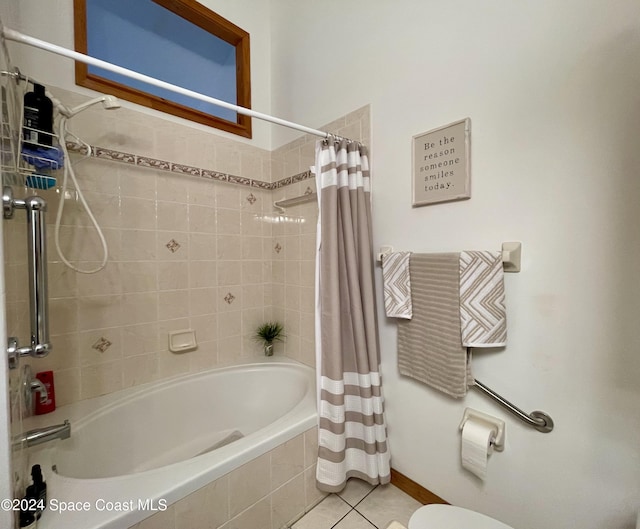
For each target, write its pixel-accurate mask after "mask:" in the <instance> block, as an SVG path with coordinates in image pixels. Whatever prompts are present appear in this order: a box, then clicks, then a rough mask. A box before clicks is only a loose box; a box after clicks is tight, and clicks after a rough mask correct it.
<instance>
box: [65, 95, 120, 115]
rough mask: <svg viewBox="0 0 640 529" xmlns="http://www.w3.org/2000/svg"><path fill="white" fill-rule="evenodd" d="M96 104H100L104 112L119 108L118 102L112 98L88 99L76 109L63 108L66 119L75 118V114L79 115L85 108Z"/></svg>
mask: <svg viewBox="0 0 640 529" xmlns="http://www.w3.org/2000/svg"><path fill="white" fill-rule="evenodd" d="M98 103H102V106H103V107H104V108H105V109H106V110H113V109H116V108H120V102H119V101H118V99H117V98H115V97H114V96H102V97H96V98H95V99H90V100H89V101H86V102H84V103H82V104H81V105H78V106H77V107H73V108H65V110H66V111H67V113H68V115H67V117H68V118H71V117H73V116H75V115H76V114H79V113H80V112H82V111H83V110H86V109H87V108H89V107H92V106H93V105H97V104H98ZM61 113H62V112H61Z"/></svg>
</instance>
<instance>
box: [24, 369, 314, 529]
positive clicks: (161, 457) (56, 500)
mask: <svg viewBox="0 0 640 529" xmlns="http://www.w3.org/2000/svg"><path fill="white" fill-rule="evenodd" d="M64 419H69V420H70V421H71V438H70V439H68V440H64V441H53V442H51V443H49V444H48V445H43V446H42V448H41V449H39V450H37V449H36V448H38V447H36V448H33V449H31V451H32V453H31V454H30V457H29V464H30V465H32V464H35V463H39V464H40V465H41V466H42V469H43V472H44V474H45V479H46V481H47V493H48V500H49V502H48V503H49V504H48V507H47V509H46V510H45V512H44V513H43V515H42V518H41V519H40V521H39V522H38V529H63V528H64V529H70V528H73V529H76V528H77V529H97V528H105V529H106V528H108V529H124V528H127V527H129V526H131V525H133V524H135V523H137V522H139V521H141V520H143V519H144V518H147V517H148V516H150V515H152V514H154V512H157V511H158V510H162V509H163V507H165V506H166V505H169V504H171V503H173V502H175V501H177V500H179V499H181V498H184V497H185V496H187V495H188V494H190V493H192V492H194V491H196V490H197V489H199V488H201V487H203V486H205V485H206V484H208V483H210V482H212V481H214V480H216V479H217V478H219V477H221V476H223V475H224V474H226V473H228V472H230V471H231V470H233V469H235V468H237V467H238V466H240V465H242V464H244V463H246V462H248V461H250V460H252V459H254V458H256V457H258V456H259V455H261V454H264V453H266V452H268V451H269V450H271V449H273V448H275V447H276V446H278V445H280V444H282V443H284V442H286V441H287V440H289V439H292V438H293V437H295V436H296V435H298V434H300V433H302V432H304V431H306V430H308V429H309V428H312V427H313V426H315V424H316V405H315V375H314V371H313V370H312V369H311V368H309V367H307V366H304V365H302V364H298V363H294V362H289V361H282V360H273V361H268V362H261V363H247V364H243V365H239V366H232V367H226V368H220V369H214V370H211V371H207V372H203V373H198V374H195V375H186V376H180V377H177V378H172V379H170V380H166V381H162V382H158V383H152V384H145V385H143V386H137V387H135V388H130V389H127V390H123V391H119V392H117V393H113V394H111V395H106V396H103V397H98V398H95V399H90V400H86V401H81V402H78V403H75V404H71V405H69V406H64V407H61V408H59V409H57V410H56V411H55V412H53V413H50V414H48V415H43V416H39V417H33V418H30V419H29V421H28V423H27V424H26V427H27V428H35V427H39V426H46V425H51V424H57V423H59V422H62V421H63V420H64ZM238 432H240V433H241V434H242V436H243V437H241V438H239V439H237V440H234V441H233V442H231V443H229V444H226V445H224V446H222V447H220V448H216V449H214V450H211V449H212V448H213V447H215V446H216V445H217V444H220V443H222V444H224V443H225V442H228V441H229V440H231V439H234V438H237V437H238ZM54 466H55V468H56V470H57V472H53V471H52V468H53V467H54ZM62 508H76V509H77V511H76V512H72V513H71V512H65V513H62V512H60V510H61V509H62ZM56 509H57V511H56Z"/></svg>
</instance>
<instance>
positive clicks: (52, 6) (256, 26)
mask: <svg viewBox="0 0 640 529" xmlns="http://www.w3.org/2000/svg"><path fill="white" fill-rule="evenodd" d="M200 3H201V4H203V5H205V6H206V7H208V8H209V9H212V10H213V11H215V12H217V13H218V14H220V15H222V16H223V17H225V18H226V19H228V20H230V21H231V22H233V23H234V24H236V25H238V26H240V27H241V28H243V29H244V30H246V31H248V32H249V34H250V35H251V44H250V45H251V99H252V108H253V109H254V110H258V111H260V112H265V113H267V114H268V113H270V104H271V95H270V80H271V74H270V68H269V66H270V53H271V49H270V39H269V35H270V28H269V17H270V9H269V2H268V1H267V0H252V1H251V2H235V1H233V0H200ZM20 22H21V23H20V27H19V28H13V29H17V30H19V31H22V32H23V33H26V34H27V35H30V36H32V37H36V38H39V39H42V40H46V41H48V42H52V43H53V44H57V45H59V46H64V47H66V48H69V49H74V43H73V0H47V1H46V2H43V1H42V0H21V2H20ZM7 25H8V24H7ZM18 47H22V45H17V44H13V43H12V44H11V50H12V55H13V50H15V49H16V48H18ZM19 66H20V69H21V70H22V71H23V73H25V74H27V75H32V76H33V77H35V78H36V79H37V80H38V81H40V82H42V83H45V84H52V85H54V86H58V87H60V88H65V89H67V90H75V91H76V92H79V93H83V94H87V95H92V94H96V92H94V91H92V90H89V89H86V88H82V87H79V86H76V85H75V75H74V63H73V61H71V60H70V59H67V58H62V57H58V56H55V55H52V54H51V53H49V52H44V51H41V50H37V49H35V48H34V49H33V50H32V51H31V53H28V54H25V55H24V56H23V57H21V61H20V63H19ZM175 66H176V67H179V65H175ZM123 106H126V107H129V108H135V109H136V110H139V111H141V112H145V113H148V114H152V115H155V116H159V117H162V118H164V119H167V120H169V121H175V122H178V123H182V124H185V125H189V126H192V127H194V128H198V129H201V130H208V131H210V132H212V133H213V134H219V135H221V136H225V137H227V138H231V139H233V140H237V141H242V142H247V143H248V142H251V143H252V144H253V145H255V146H257V147H261V148H263V149H270V148H271V132H270V126H269V125H268V124H267V123H265V122H261V121H258V120H255V119H254V120H253V140H245V139H243V138H241V137H239V136H236V135H233V134H227V133H225V132H222V131H218V130H217V129H213V128H210V127H205V126H204V125H199V124H197V123H193V122H190V121H187V120H183V119H181V118H178V117H175V116H171V115H169V114H164V113H160V112H157V111H154V110H151V109H148V108H146V107H142V106H139V105H135V104H134V103H129V102H127V101H124V102H123Z"/></svg>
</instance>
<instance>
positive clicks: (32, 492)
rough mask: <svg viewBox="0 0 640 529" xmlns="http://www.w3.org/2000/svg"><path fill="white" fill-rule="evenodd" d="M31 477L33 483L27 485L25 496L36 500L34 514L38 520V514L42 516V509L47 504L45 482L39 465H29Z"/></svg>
mask: <svg viewBox="0 0 640 529" xmlns="http://www.w3.org/2000/svg"><path fill="white" fill-rule="evenodd" d="M31 479H33V483H32V484H31V485H29V486H28V487H27V494H26V496H25V498H26V499H28V500H35V501H36V510H35V515H36V519H38V520H39V519H40V516H42V511H43V510H44V508H45V507H46V506H47V484H46V483H45V482H44V479H43V478H42V470H41V469H40V465H33V466H32V467H31Z"/></svg>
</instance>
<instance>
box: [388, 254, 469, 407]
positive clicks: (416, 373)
mask: <svg viewBox="0 0 640 529" xmlns="http://www.w3.org/2000/svg"><path fill="white" fill-rule="evenodd" d="M409 273H410V275H411V297H412V302H413V318H412V319H411V320H398V369H399V371H400V374H402V375H406V376H409V377H412V378H415V379H416V380H419V381H420V382H424V383H425V384H427V385H429V386H431V387H434V388H436V389H439V390H440V391H442V392H444V393H446V394H447V395H451V396H452V397H464V396H465V395H466V393H467V388H468V387H469V386H471V385H473V377H472V376H471V366H470V361H471V358H470V355H469V356H468V355H467V349H466V348H465V347H463V346H462V340H461V334H460V254H459V253H439V254H415V253H414V254H411V258H410V261H409Z"/></svg>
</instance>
